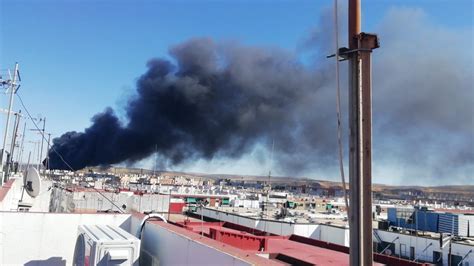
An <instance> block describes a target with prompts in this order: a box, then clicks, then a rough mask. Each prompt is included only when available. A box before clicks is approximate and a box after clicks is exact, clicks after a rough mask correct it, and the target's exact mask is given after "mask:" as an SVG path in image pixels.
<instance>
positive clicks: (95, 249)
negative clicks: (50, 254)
mask: <svg viewBox="0 0 474 266" xmlns="http://www.w3.org/2000/svg"><path fill="white" fill-rule="evenodd" d="M139 255H140V240H139V239H138V238H136V237H135V236H133V235H131V234H130V233H128V232H126V231H125V230H123V229H121V228H119V227H117V226H111V225H80V226H79V228H78V233H77V240H76V247H75V249H74V263H73V265H74V266H93V265H104V266H106V265H124V266H125V265H130V266H132V265H133V266H138V263H139V261H138V257H139Z"/></svg>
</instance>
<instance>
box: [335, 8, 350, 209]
mask: <svg viewBox="0 0 474 266" xmlns="http://www.w3.org/2000/svg"><path fill="white" fill-rule="evenodd" d="M337 20H338V19H337V0H334V32H335V33H334V35H335V36H334V39H335V43H336V56H335V58H336V114H337V145H338V155H339V172H340V174H341V180H342V186H343V191H344V202H345V204H346V211H347V213H349V201H348V200H347V192H346V178H345V176H344V161H343V154H344V153H343V150H342V125H341V120H342V119H341V89H340V86H339V30H338V28H339V25H338V21H337Z"/></svg>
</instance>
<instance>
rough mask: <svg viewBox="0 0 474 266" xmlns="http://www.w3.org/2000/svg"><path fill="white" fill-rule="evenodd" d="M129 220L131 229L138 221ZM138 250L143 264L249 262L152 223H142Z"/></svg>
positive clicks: (227, 263) (228, 263) (135, 219)
mask: <svg viewBox="0 0 474 266" xmlns="http://www.w3.org/2000/svg"><path fill="white" fill-rule="evenodd" d="M131 220H132V221H131V230H132V231H136V230H137V228H138V226H139V224H140V220H139V219H138V218H136V217H134V216H132V219H131ZM141 251H142V253H141V254H140V256H141V257H142V258H141V259H142V260H144V261H146V265H235V266H237V265H251V264H250V263H248V262H245V261H243V260H241V259H239V258H237V257H234V256H232V255H230V254H227V253H224V252H222V251H220V250H217V249H215V248H214V247H210V246H207V245H205V244H203V243H199V242H197V241H195V240H192V239H190V238H187V237H186V236H184V235H180V234H177V233H176V232H173V231H171V230H169V229H167V228H164V227H161V226H159V225H156V224H152V223H147V224H146V225H145V229H144V231H143V237H142V242H141Z"/></svg>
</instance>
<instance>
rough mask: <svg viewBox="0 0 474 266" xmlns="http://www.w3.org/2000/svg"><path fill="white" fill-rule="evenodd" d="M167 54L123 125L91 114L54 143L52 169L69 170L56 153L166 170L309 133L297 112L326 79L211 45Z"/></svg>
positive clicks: (256, 53)
mask: <svg viewBox="0 0 474 266" xmlns="http://www.w3.org/2000/svg"><path fill="white" fill-rule="evenodd" d="M170 55H171V56H172V59H173V60H165V59H153V60H151V61H149V62H148V65H147V66H148V71H147V72H146V73H145V74H144V75H143V76H141V77H140V78H139V79H138V81H137V95H136V96H135V97H133V99H131V100H129V102H128V104H127V106H126V120H127V121H128V122H127V123H124V122H122V120H120V119H119V118H118V117H117V116H116V114H115V113H114V111H113V110H112V109H111V108H108V109H106V110H105V111H104V112H102V113H99V114H97V115H95V116H94V117H93V118H92V125H91V126H90V127H89V128H87V129H85V131H84V132H81V133H78V132H68V133H65V134H64V135H62V136H61V137H60V138H57V139H55V140H54V146H53V149H52V151H51V153H50V167H51V168H53V169H68V166H67V165H66V164H65V163H64V162H63V160H61V158H59V156H58V155H57V153H59V154H61V155H62V157H63V158H64V160H65V161H66V162H67V163H68V164H70V166H71V167H72V168H73V169H75V170H76V169H81V168H84V167H86V166H96V165H108V164H114V163H120V162H124V161H126V162H136V161H138V160H141V159H143V158H146V157H147V156H149V155H150V154H152V153H154V152H155V151H157V152H158V153H159V154H160V155H161V156H163V157H165V158H167V159H169V160H171V163H172V164H179V163H182V162H183V161H186V160H189V159H192V158H205V159H212V158H215V157H216V156H218V157H229V158H236V157H240V156H241V155H242V154H243V153H246V152H248V151H249V150H250V149H251V148H252V147H253V146H254V145H255V144H256V143H257V142H261V141H264V142H265V141H268V140H269V138H278V140H279V147H280V148H281V149H283V150H284V151H285V152H291V151H292V150H293V149H295V147H297V146H298V145H297V142H298V141H297V140H298V139H301V140H303V139H302V135H305V134H307V133H308V132H306V131H307V130H308V129H309V128H310V127H309V126H306V127H302V120H304V119H305V116H299V115H298V113H300V110H301V107H302V106H308V104H309V101H308V100H309V99H311V97H312V95H314V94H315V92H316V91H317V88H318V86H319V85H320V84H321V83H322V80H324V78H323V77H322V76H321V75H315V74H312V73H310V72H309V71H307V70H306V69H305V68H304V67H303V66H302V65H301V64H300V63H298V62H297V60H295V58H294V57H293V56H292V55H290V54H288V53H285V52H283V51H281V50H277V49H258V48H249V47H243V46H238V45H231V44H216V43H215V42H214V41H212V40H210V39H194V40H191V41H188V42H186V43H183V44H181V45H178V46H175V47H173V48H171V49H170ZM173 62H175V63H173ZM321 128H322V127H321ZM313 134H317V131H314V132H313ZM317 143H318V142H315V143H314V144H317ZM321 148H324V146H321ZM56 152H57V153H56Z"/></svg>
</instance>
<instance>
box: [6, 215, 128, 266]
mask: <svg viewBox="0 0 474 266" xmlns="http://www.w3.org/2000/svg"><path fill="white" fill-rule="evenodd" d="M81 224H112V225H117V226H121V227H122V228H123V229H125V230H126V231H129V230H130V214H72V213H71V214H59V213H33V212H25V213H23V212H0V265H25V264H26V265H37V264H34V262H39V263H45V262H48V263H47V265H71V263H72V257H73V253H74V246H75V242H76V236H77V227H78V225H81ZM28 263H30V264H28ZM40 265H41V264H40Z"/></svg>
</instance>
